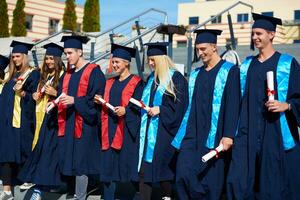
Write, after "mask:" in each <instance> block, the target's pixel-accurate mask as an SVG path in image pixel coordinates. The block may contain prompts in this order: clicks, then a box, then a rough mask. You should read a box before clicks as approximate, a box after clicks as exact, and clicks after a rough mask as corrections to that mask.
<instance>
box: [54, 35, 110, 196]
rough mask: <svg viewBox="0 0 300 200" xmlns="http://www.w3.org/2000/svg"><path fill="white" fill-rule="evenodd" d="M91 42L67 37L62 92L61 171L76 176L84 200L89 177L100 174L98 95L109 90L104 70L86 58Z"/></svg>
mask: <svg viewBox="0 0 300 200" xmlns="http://www.w3.org/2000/svg"><path fill="white" fill-rule="evenodd" d="M87 41H88V38H87V37H84V36H63V38H62V42H64V53H65V55H66V58H67V61H68V65H69V68H68V70H67V72H66V73H65V75H64V76H63V78H62V79H63V81H62V84H61V85H60V87H59V88H61V89H59V92H58V93H59V95H60V94H61V97H60V101H59V104H58V137H59V138H58V149H59V168H60V171H61V173H62V174H63V175H66V176H76V186H75V193H76V194H75V199H80V200H84V199H85V198H86V190H87V185H88V175H97V174H99V173H100V150H101V149H100V141H99V134H100V129H99V121H100V119H99V117H100V112H99V108H98V105H97V104H95V103H94V96H95V95H96V94H99V95H103V93H104V88H105V77H104V74H103V73H102V71H101V69H100V67H99V66H98V65H96V64H92V63H88V62H87V61H85V60H84V58H83V50H82V44H83V43H87ZM71 66H73V67H71Z"/></svg>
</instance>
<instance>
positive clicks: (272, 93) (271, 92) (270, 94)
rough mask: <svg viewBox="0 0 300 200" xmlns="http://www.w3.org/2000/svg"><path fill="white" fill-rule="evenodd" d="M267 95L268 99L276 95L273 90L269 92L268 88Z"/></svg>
mask: <svg viewBox="0 0 300 200" xmlns="http://www.w3.org/2000/svg"><path fill="white" fill-rule="evenodd" d="M267 94H268V97H269V96H272V95H275V94H276V91H275V90H270V89H269V88H268V89H267Z"/></svg>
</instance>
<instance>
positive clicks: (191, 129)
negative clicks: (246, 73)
mask: <svg viewBox="0 0 300 200" xmlns="http://www.w3.org/2000/svg"><path fill="white" fill-rule="evenodd" d="M223 63H224V60H221V61H220V62H219V63H218V64H217V65H216V66H215V67H214V68H213V69H211V70H210V71H206V70H205V68H204V67H202V68H200V69H198V70H200V71H199V74H198V76H197V79H196V82H195V88H194V94H193V99H192V107H191V111H190V117H189V120H188V122H187V123H188V124H187V132H186V136H185V138H184V139H183V141H182V145H181V149H180V153H179V156H178V162H177V174H176V175H177V178H176V185H177V189H178V195H179V197H180V199H191V198H195V199H220V197H221V193H222V190H223V186H224V177H225V159H226V158H228V156H226V154H228V152H222V153H220V156H219V158H218V159H215V158H213V159H211V160H210V161H208V162H207V163H203V162H202V160H201V157H202V156H203V155H205V154H206V153H208V152H209V151H210V150H209V149H208V148H207V147H206V141H207V138H208V134H209V131H210V125H211V114H212V102H213V93H214V87H215V80H216V76H217V74H218V72H219V70H220V68H221V66H222V64H223ZM239 85H240V82H239V68H238V67H235V66H234V67H232V68H231V69H230V71H229V74H228V77H227V81H226V85H225V88H224V92H223V96H222V101H221V108H220V113H219V120H218V125H217V132H216V138H215V147H216V146H218V145H219V142H220V140H221V138H222V137H230V138H233V137H234V135H235V133H236V129H237V123H238V116H239V102H240V98H239V96H240V95H239V94H240V87H239Z"/></svg>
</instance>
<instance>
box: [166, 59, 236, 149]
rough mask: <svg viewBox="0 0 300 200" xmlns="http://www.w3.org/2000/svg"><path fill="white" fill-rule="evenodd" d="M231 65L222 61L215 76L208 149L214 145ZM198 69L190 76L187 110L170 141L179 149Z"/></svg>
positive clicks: (207, 142) (184, 131) (184, 132)
mask: <svg viewBox="0 0 300 200" xmlns="http://www.w3.org/2000/svg"><path fill="white" fill-rule="evenodd" d="M233 66H234V64H232V63H229V62H224V63H223V65H222V66H221V68H220V69H219V71H218V74H217V76H216V80H215V86H214V93H213V102H212V116H211V126H210V127H211V128H210V131H209V135H208V138H207V141H206V146H207V147H208V148H210V149H212V148H214V145H215V137H216V132H217V126H218V119H219V113H220V108H221V101H222V96H223V92H224V88H225V85H226V81H227V77H228V74H229V71H230V69H231V67H233ZM199 71H200V70H199V69H196V70H194V71H193V72H192V74H191V76H190V80H189V106H188V109H187V111H186V113H185V115H184V118H183V120H182V122H181V124H180V128H179V130H178V132H177V134H176V136H175V138H174V139H173V141H172V145H173V146H174V147H175V148H176V149H180V145H181V142H182V140H183V138H184V136H185V134H186V126H187V123H188V118H189V115H190V111H191V107H192V98H193V93H194V87H195V82H196V78H197V76H198V73H199Z"/></svg>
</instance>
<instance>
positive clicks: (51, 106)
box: [46, 93, 65, 113]
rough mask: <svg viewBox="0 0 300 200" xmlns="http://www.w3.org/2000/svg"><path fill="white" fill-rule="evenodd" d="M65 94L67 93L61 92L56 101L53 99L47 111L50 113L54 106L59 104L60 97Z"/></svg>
mask: <svg viewBox="0 0 300 200" xmlns="http://www.w3.org/2000/svg"><path fill="white" fill-rule="evenodd" d="M63 95H65V93H61V94H60V95H59V96H58V97H57V98H56V99H55V100H54V101H52V102H51V103H50V104H49V105H48V107H47V108H46V113H49V112H50V111H51V110H52V109H53V108H54V107H56V106H57V104H58V103H59V99H60V98H61V97H62V96H63Z"/></svg>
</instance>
